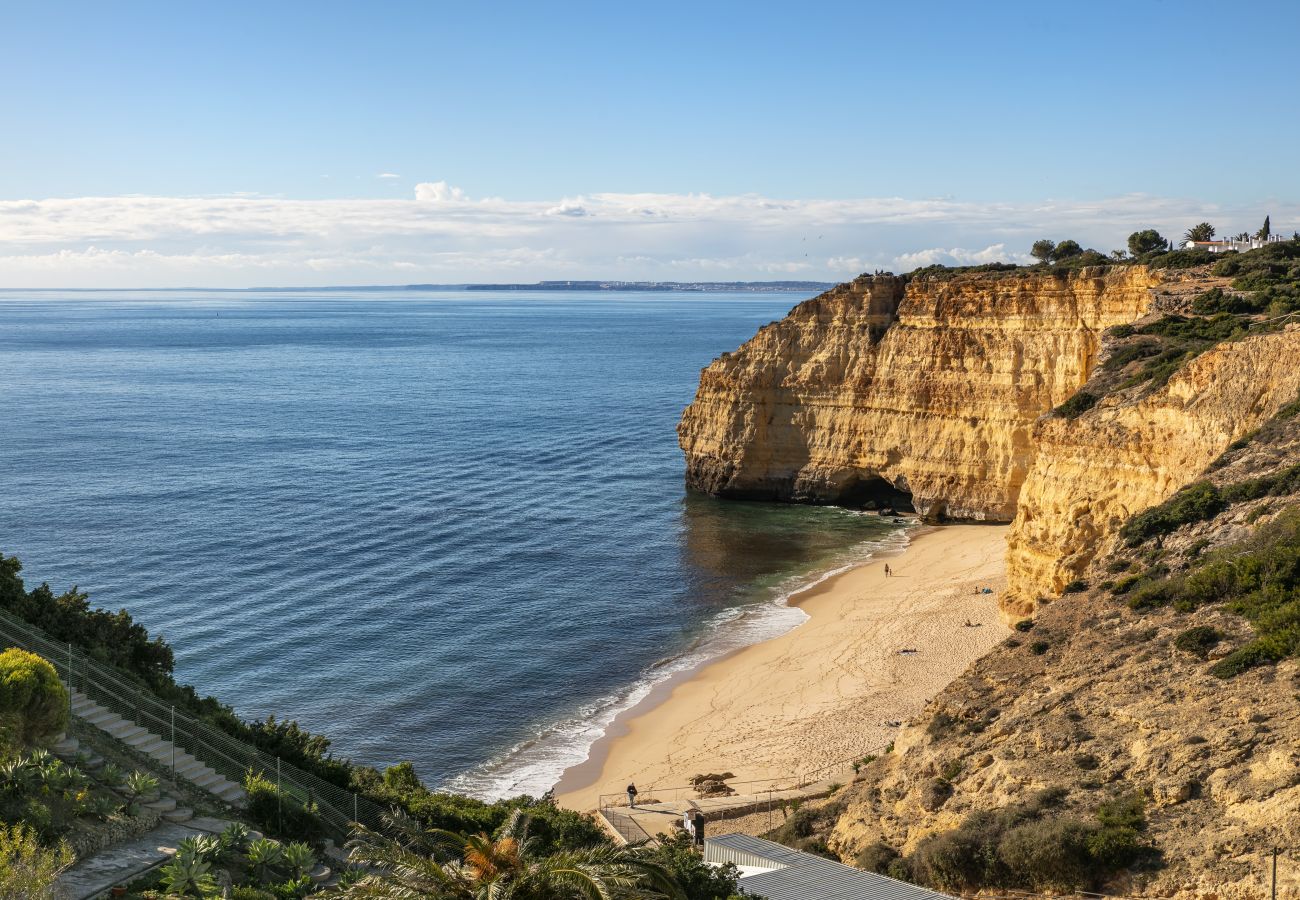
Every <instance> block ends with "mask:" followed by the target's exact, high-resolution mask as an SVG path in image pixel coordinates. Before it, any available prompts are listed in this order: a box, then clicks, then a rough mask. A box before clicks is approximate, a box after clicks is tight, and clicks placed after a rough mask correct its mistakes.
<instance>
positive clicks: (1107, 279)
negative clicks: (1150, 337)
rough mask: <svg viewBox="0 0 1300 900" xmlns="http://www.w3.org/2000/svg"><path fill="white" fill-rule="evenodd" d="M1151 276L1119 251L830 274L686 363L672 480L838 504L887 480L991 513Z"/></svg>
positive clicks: (860, 499) (1007, 509) (976, 516)
mask: <svg viewBox="0 0 1300 900" xmlns="http://www.w3.org/2000/svg"><path fill="white" fill-rule="evenodd" d="M1158 281H1159V276H1158V274H1156V273H1152V272H1150V271H1148V270H1147V269H1146V268H1145V267H1141V266H1132V267H1126V268H1117V269H1110V270H1099V269H1083V270H1079V271H1077V272H1074V273H1071V274H1068V275H1053V274H1051V273H1047V272H1033V273H1025V272H1017V273H1010V274H1008V273H980V274H965V275H960V276H957V277H955V278H948V279H941V278H916V279H913V280H911V281H905V280H904V279H902V278H897V277H894V276H882V277H870V276H864V277H862V278H859V279H857V280H856V281H853V282H851V283H849V284H846V285H841V286H839V287H837V288H835V289H834V290H832V291H828V292H827V293H825V294H822V295H821V296H819V297H815V298H813V299H812V300H808V301H807V302H805V303H802V304H800V305H799V306H797V307H795V309H794V310H793V311H792V312H791V313H790V314H789V315H788V316H787V317H786V318H784V319H782V320H781V321H779V322H775V323H773V324H771V325H768V326H766V327H765V328H763V329H761V330H760V331H759V332H758V334H757V335H755V336H754V338H753V339H751V340H750V341H749V342H747V343H746V344H745V345H744V346H743V347H741V348H740V349H739V350H738V351H737V352H735V353H730V354H724V355H723V356H721V357H720V358H718V359H717V360H715V361H714V362H713V363H712V364H711V365H710V366H708V368H706V369H705V370H704V371H703V373H702V375H701V377H700V386H699V390H698V392H697V393H696V396H695V400H694V402H693V403H692V404H691V405H690V406H689V407H688V408H687V409H686V412H685V414H684V415H683V417H682V421H681V424H680V425H679V426H678V435H679V439H680V442H681V446H682V449H683V450H684V451H685V453H686V466H687V475H686V477H687V483H688V484H689V485H690V486H692V487H694V488H696V489H699V490H702V491H706V492H709V493H713V494H717V495H720V496H727V497H735V498H744V499H771V500H792V501H802V502H828V503H829V502H834V503H846V504H853V505H857V504H863V503H866V502H868V501H871V500H873V499H875V500H879V501H880V502H885V503H892V502H896V501H897V499H898V498H897V497H896V496H895V495H894V492H895V491H901V492H905V493H907V494H910V495H911V500H912V503H913V504H914V506H915V508H916V509H917V511H918V512H920V513H922V514H923V515H925V516H927V517H929V518H931V519H942V518H949V519H964V520H976V521H980V520H983V521H1001V522H1009V521H1011V520H1012V518H1013V516H1014V515H1015V510H1016V501H1017V496H1018V494H1019V492H1020V488H1021V485H1022V483H1023V482H1024V479H1025V477H1026V474H1027V472H1028V470H1029V467H1030V466H1031V465H1032V463H1033V456H1034V454H1033V452H1032V447H1031V431H1032V428H1033V424H1034V421H1035V420H1036V419H1037V418H1038V417H1039V416H1041V415H1042V414H1043V413H1044V412H1046V411H1048V410H1050V409H1052V408H1053V407H1054V406H1056V405H1058V404H1060V403H1061V402H1063V401H1064V400H1066V399H1067V398H1068V397H1070V396H1071V395H1072V394H1074V393H1075V391H1077V390H1078V388H1079V387H1080V385H1082V384H1083V383H1084V382H1085V381H1086V380H1087V378H1088V375H1089V373H1090V371H1091V369H1092V367H1093V365H1094V363H1095V361H1096V358H1097V354H1098V350H1099V347H1100V340H1099V335H1100V332H1101V331H1103V330H1105V329H1106V328H1109V327H1111V326H1113V325H1117V324H1121V323H1126V322H1131V321H1133V320H1135V319H1137V318H1139V317H1140V316H1142V315H1143V314H1144V313H1145V312H1146V311H1147V310H1148V308H1149V306H1150V304H1151V301H1152V290H1151V289H1152V288H1153V287H1154V286H1155V285H1156V284H1157V283H1158Z"/></svg>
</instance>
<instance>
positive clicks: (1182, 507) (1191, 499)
mask: <svg viewBox="0 0 1300 900" xmlns="http://www.w3.org/2000/svg"><path fill="white" fill-rule="evenodd" d="M1226 507H1227V502H1226V501H1225V500H1224V498H1223V496H1222V495H1221V494H1220V493H1219V489H1218V488H1216V487H1215V486H1214V485H1212V484H1210V482H1208V481H1198V482H1196V483H1195V484H1190V485H1188V486H1187V487H1185V488H1183V489H1182V490H1180V491H1179V492H1178V493H1176V494H1174V495H1173V496H1172V497H1170V498H1169V499H1168V500H1166V501H1165V502H1164V503H1161V504H1159V505H1157V506H1153V507H1151V508H1150V509H1148V510H1146V511H1145V512H1142V513H1139V514H1138V515H1136V516H1134V517H1133V518H1132V519H1129V520H1128V522H1126V523H1124V527H1123V528H1121V529H1120V532H1119V533H1120V536H1121V537H1123V538H1124V542H1125V543H1126V544H1128V546H1130V547H1136V546H1138V545H1139V544H1142V543H1143V542H1145V541H1147V540H1149V539H1151V538H1153V537H1155V536H1157V535H1161V534H1168V533H1169V532H1171V531H1174V530H1176V529H1178V528H1180V527H1182V526H1183V525H1188V524H1191V523H1192V522H1202V521H1205V520H1206V519H1212V518H1214V517H1215V516H1217V515H1218V514H1219V513H1221V512H1223V510H1224V509H1225V508H1226ZM1118 593H1123V591H1119V592H1118Z"/></svg>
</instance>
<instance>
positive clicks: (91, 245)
mask: <svg viewBox="0 0 1300 900" xmlns="http://www.w3.org/2000/svg"><path fill="white" fill-rule="evenodd" d="M1227 9H1228V7H1226V6H1225V5H1224V4H1223V3H1221V2H1219V3H1198V2H1164V0H1139V2H1130V3H1092V4H1044V3H1033V4H1029V3H1025V4H1020V3H984V4H978V3H969V2H963V3H916V2H914V3H907V4H904V3H891V4H875V3H867V2H859V3H851V4H834V3H825V4H782V5H764V4H756V3H746V4H740V3H737V4H711V3H702V2H696V3H690V4H674V3H654V4H649V3H646V4H631V3H626V4H616V3H608V2H606V3H593V4H576V3H570V4H535V3H534V4H522V3H521V4H492V3H477V4H467V3H455V4H436V3H366V4H363V3H321V2H316V3H310V4H306V3H303V4H294V3H276V2H265V0H264V2H262V3H257V4H241V3H229V2H226V3H221V4H205V5H200V4H189V3H174V2H173V3H167V4H162V3H159V4H148V3H121V4H103V3H94V4H92V3H78V4H69V3H58V2H42V3H12V2H7V3H5V4H4V5H3V9H2V13H3V27H0V74H2V75H3V77H4V83H5V85H6V86H7V87H6V90H5V91H4V92H3V95H2V96H0V123H3V128H4V132H5V134H4V138H5V139H4V140H3V141H0V202H4V201H7V202H8V204H9V211H10V212H11V213H15V214H14V215H10V216H8V217H0V222H3V221H4V219H5V218H8V220H9V225H7V226H6V225H3V224H0V284H10V285H17V284H30V285H39V284H54V283H60V284H69V285H71V284H74V283H76V284H90V283H96V284H98V283H104V284H109V283H113V284H119V283H122V284H126V283H129V284H141V285H143V284H169V283H180V282H178V281H176V279H177V278H179V277H180V276H188V277H185V278H181V281H183V282H186V283H196V282H195V279H200V280H203V281H205V282H206V283H213V284H231V285H234V284H247V283H258V284H272V283H300V284H311V283H327V282H338V281H354V280H357V281H363V282H374V281H385V280H394V281H410V280H438V281H457V280H466V279H474V280H484V279H492V278H496V277H509V278H519V279H523V280H527V279H529V278H532V277H630V278H639V277H647V278H668V277H674V273H676V275H677V276H679V277H692V278H695V277H701V278H708V277H719V278H722V277H726V278H760V277H809V278H839V277H846V276H848V275H852V274H855V273H854V272H853V271H850V270H851V269H852V268H853V267H854V266H855V265H863V266H864V267H875V266H876V265H883V266H887V267H889V266H894V265H897V264H899V263H900V261H903V260H904V258H910V255H914V254H918V253H934V252H940V251H942V252H948V251H953V250H959V251H961V253H957V254H952V253H948V256H949V257H950V258H951V259H952V260H953V261H963V258H962V254H971V255H978V254H981V253H985V255H998V253H1001V254H1002V255H1003V256H1005V257H1010V258H1014V256H1015V254H1017V253H1022V252H1023V251H1024V247H1022V246H1020V245H1021V244H1022V243H1024V239H1025V238H1026V237H1027V236H1029V235H1034V236H1037V235H1038V233H1039V232H1040V231H1041V232H1044V233H1045V234H1047V236H1053V237H1065V236H1074V237H1077V238H1078V239H1080V240H1081V241H1083V242H1084V243H1094V244H1097V245H1099V246H1100V248H1101V249H1111V248H1113V247H1117V246H1121V245H1122V243H1123V236H1124V234H1127V231H1128V230H1132V229H1131V228H1129V225H1130V224H1131V222H1139V223H1140V222H1141V221H1142V220H1141V216H1142V215H1143V214H1144V212H1145V214H1146V215H1147V217H1148V218H1149V220H1150V224H1152V225H1155V226H1157V227H1162V228H1164V229H1167V230H1170V231H1172V230H1175V229H1178V230H1181V229H1183V228H1185V227H1187V225H1190V224H1192V223H1193V222H1191V221H1186V219H1187V218H1189V217H1191V218H1193V219H1194V220H1199V218H1203V217H1211V218H1212V219H1213V220H1214V221H1216V222H1217V223H1218V224H1220V226H1221V229H1227V230H1234V231H1235V230H1240V229H1243V228H1246V227H1250V228H1255V227H1258V223H1256V222H1255V219H1256V218H1262V215H1263V213H1264V212H1271V213H1272V214H1273V217H1274V224H1275V225H1280V226H1283V227H1287V228H1290V227H1294V226H1295V225H1300V222H1298V221H1296V219H1297V216H1296V212H1297V207H1296V200H1297V197H1296V194H1297V187H1298V186H1300V185H1298V182H1300V179H1298V178H1297V176H1296V174H1295V170H1296V167H1295V163H1294V157H1295V147H1296V146H1297V138H1300V134H1298V133H1297V132H1300V100H1297V98H1296V94H1295V91H1294V90H1293V87H1292V83H1293V81H1294V78H1295V74H1296V73H1295V66H1296V61H1295V60H1296V57H1295V45H1294V42H1295V35H1296V34H1297V33H1300V4H1297V3H1294V2H1261V3H1254V4H1250V5H1245V6H1239V7H1235V8H1234V12H1226V11H1225V10H1227ZM1252 82H1253V83H1255V86H1252ZM383 176H389V177H383ZM438 183H444V184H445V185H446V188H445V189H438V188H431V187H426V188H425V189H423V190H422V191H421V190H420V189H419V188H417V186H418V185H422V184H423V185H434V184H438ZM453 188H454V190H453ZM701 195H707V198H708V202H705V203H701V202H700V200H699V198H700V196H701ZM141 198H144V200H148V201H151V202H148V203H145V202H144V200H142V199H141ZM629 198H633V199H629ZM651 198H652V199H651ZM743 198H749V200H748V201H747V202H742V201H743ZM28 201H36V202H37V204H38V206H37V208H35V209H33V208H32V207H31V206H30V205H26V204H27V202H28ZM50 201H63V204H62V205H59V204H51V202H50ZM91 201H100V202H99V204H98V205H97V206H96V205H95V204H94V203H92V202H91ZM381 201H388V202H390V203H391V204H392V206H391V207H384V206H382V205H379V206H375V205H374V204H376V203H380V202H381ZM883 201H899V202H901V203H902V204H903V205H902V206H898V205H893V206H889V209H890V213H889V214H888V215H882V214H881V213H880V209H881V203H882V202H883ZM430 203H432V204H435V205H436V206H437V209H436V210H435V208H434V207H432V206H430ZM827 203H830V204H832V205H834V204H838V205H837V206H835V207H834V208H835V209H836V210H837V212H836V213H835V214H827V215H825V216H822V217H821V218H819V212H818V211H819V210H820V211H822V212H825V211H826V206H825V205H824V204H827ZM14 204H22V205H18V206H15V205H14ZM69 204H71V205H69ZM304 204H305V205H304ZM421 204H423V205H421ZM566 204H567V205H566ZM1144 204H1145V206H1144ZM142 207H143V208H142ZM721 208H725V209H726V210H727V211H726V212H725V214H724V213H720V212H719V209H721ZM780 209H784V210H785V211H786V212H788V213H789V214H788V215H784V214H777V213H774V212H773V210H780ZM952 209H958V210H961V211H963V212H962V214H959V215H954V214H952V213H951V210H952ZM384 210H388V212H385V211H384ZM647 210H650V211H649V212H647ZM616 211H617V213H618V214H617V215H616V214H615V212H616ZM435 213H436V214H435ZM200 217H201V218H200ZM629 217H630V219H631V220H634V221H624V220H625V219H629ZM638 217H639V218H638ZM142 218H143V219H144V220H146V221H145V224H143V225H141V226H140V227H138V228H134V229H133V228H129V227H126V223H130V222H135V221H137V220H139V219H142ZM384 218H391V219H392V220H393V221H395V222H397V223H399V224H398V226H397V230H396V232H395V233H392V234H387V233H385V232H384V231H383V229H382V227H381V226H380V224H379V222H380V221H382V220H383V219H384ZM167 219H171V220H174V224H175V227H174V228H173V229H171V230H168V228H167V227H166V221H164V220H167ZM358 219H363V220H365V222H366V223H367V224H364V225H357V224H356V223H357V220H358ZM575 219H585V220H587V221H584V222H582V223H581V227H575V222H574V221H573V220H575ZM435 220H436V221H435ZM650 220H653V221H652V222H651V221H650ZM1239 220H1240V221H1239ZM412 221H418V224H415V225H412V224H410V223H411V222H412ZM105 222H110V223H111V225H112V227H107V228H106V227H104V223H105ZM403 222H405V223H407V224H405V225H403V224H400V223H403ZM638 222H639V223H640V224H638ZM1293 223H1294V224H1293ZM821 224H824V225H825V228H821V227H819V226H820V225H821ZM605 225H608V227H604V226H605ZM679 226H680V227H679ZM1062 229H1073V230H1072V231H1070V232H1069V234H1066V233H1065V232H1064V231H1062ZM814 232H820V236H819V237H817V238H811V237H810V236H811V235H812V234H813V233H814ZM810 239H813V240H820V241H821V242H822V244H821V245H819V246H818V249H817V252H815V253H809V254H808V255H807V256H804V255H801V254H804V253H806V252H807V251H806V249H805V248H804V247H801V246H795V245H796V243H797V244H804V243H806V242H807V241H808V240H810ZM999 244H1001V245H1002V249H1001V251H997V250H993V251H990V249H989V248H993V247H996V246H997V245H999ZM1102 245H1104V246H1102ZM223 260H224V262H223ZM313 261H314V262H313ZM322 263H329V265H327V266H326V267H325V268H323V269H322V268H321V265H322ZM781 273H784V274H781ZM60 278H62V280H60ZM96 279H100V280H98V281H97V280H96Z"/></svg>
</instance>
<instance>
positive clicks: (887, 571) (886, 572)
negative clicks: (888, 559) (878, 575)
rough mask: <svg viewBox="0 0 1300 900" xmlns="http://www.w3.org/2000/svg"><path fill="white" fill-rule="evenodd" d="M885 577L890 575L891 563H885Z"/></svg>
mask: <svg viewBox="0 0 1300 900" xmlns="http://www.w3.org/2000/svg"><path fill="white" fill-rule="evenodd" d="M885 577H886V578H888V577H889V563H885Z"/></svg>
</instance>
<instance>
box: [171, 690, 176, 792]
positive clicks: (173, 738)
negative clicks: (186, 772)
mask: <svg viewBox="0 0 1300 900" xmlns="http://www.w3.org/2000/svg"><path fill="white" fill-rule="evenodd" d="M172 780H173V781H175V780H176V707H175V706H173V707H172Z"/></svg>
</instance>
